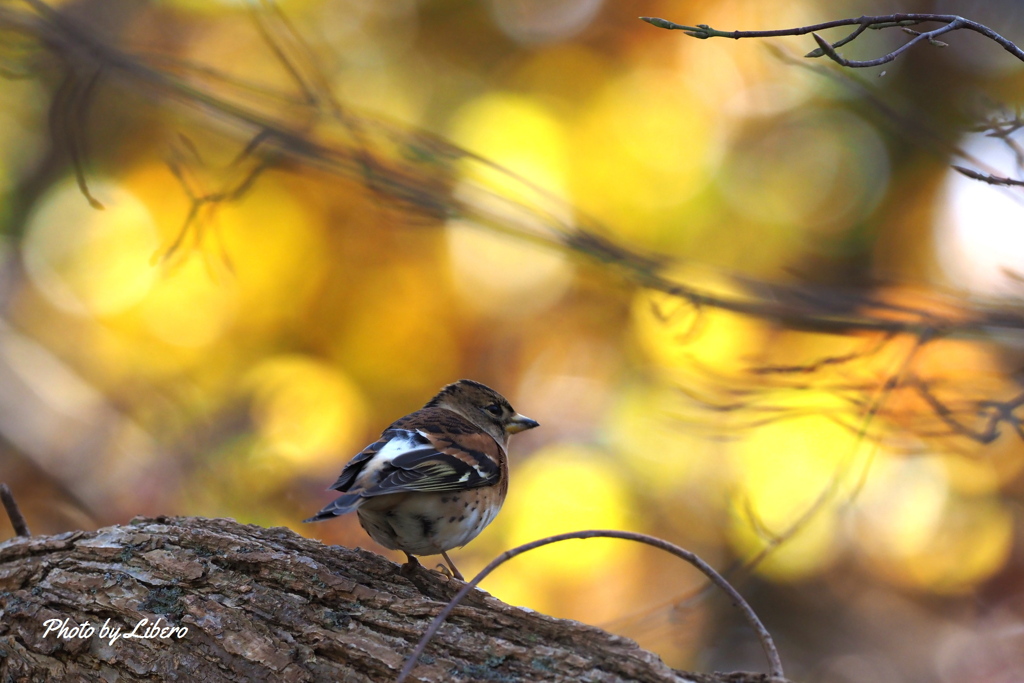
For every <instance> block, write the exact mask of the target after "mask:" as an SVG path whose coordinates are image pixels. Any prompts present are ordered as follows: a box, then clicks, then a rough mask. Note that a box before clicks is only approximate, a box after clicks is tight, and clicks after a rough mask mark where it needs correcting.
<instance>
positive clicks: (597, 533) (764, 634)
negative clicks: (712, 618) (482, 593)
mask: <svg viewBox="0 0 1024 683" xmlns="http://www.w3.org/2000/svg"><path fill="white" fill-rule="evenodd" d="M584 538H621V539H623V540H626V541H635V542H637V543H646V544H647V545H650V546H653V547H655V548H658V549H660V550H664V551H665V552H668V553H671V554H673V555H675V556H676V557H679V558H681V559H683V560H686V561H687V562H689V563H690V564H692V565H693V566H694V567H696V568H697V569H699V570H700V571H701V573H703V574H704V575H705V576H707V577H708V578H709V579H710V580H711V582H712V583H714V584H715V585H716V586H718V587H719V588H721V589H722V590H723V591H724V592H725V593H726V594H727V595H728V596H729V598H730V599H731V600H732V601H733V603H734V604H735V605H736V606H737V607H738V608H739V610H740V612H742V613H743V617H744V618H745V619H746V621H747V623H748V624H749V625H750V627H751V628H752V629H753V630H754V632H755V633H757V637H758V639H759V640H760V641H761V647H762V648H763V649H764V652H765V655H766V656H767V657H768V663H769V667H770V670H771V676H772V677H773V678H783V677H784V675H783V673H782V661H781V660H780V659H779V653H778V650H776V648H775V643H774V641H773V640H772V637H771V634H770V633H768V629H766V628H765V627H764V624H762V623H761V620H760V619H758V617H757V615H756V614H755V613H754V610H753V609H751V607H750V605H749V604H748V603H747V601H746V600H744V599H743V596H742V595H740V594H739V592H737V590H736V589H735V588H733V587H732V585H731V584H729V582H728V581H726V580H725V579H724V578H723V577H722V575H721V574H719V573H718V572H717V571H715V570H714V568H713V567H711V565H709V564H707V563H706V562H704V560H702V559H700V558H699V557H697V555H695V554H694V553H692V552H690V551H689V550H685V549H683V548H680V547H679V546H677V545H674V544H672V543H669V542H668V541H663V540H662V539H660V538H655V537H654V536H648V535H646V534H639V533H635V532H631V531H614V530H611V531H608V530H589V531H573V532H570V533H566V534H558V535H557V536H548V537H547V538H542V539H540V540H538V541H533V542H532V543H526V544H523V545H521V546H518V547H515V548H512V549H511V550H506V551H505V552H503V553H502V554H501V555H499V556H498V557H496V558H495V559H494V560H492V561H491V563H490V564H488V565H487V566H486V567H484V568H483V569H482V570H481V571H480V573H479V574H477V575H476V576H474V577H473V580H472V581H470V582H469V583H467V584H466V585H465V586H463V587H462V588H461V589H460V590H459V592H458V593H456V594H455V597H453V598H452V599H451V601H450V602H449V603H448V604H447V605H445V607H444V609H442V610H441V612H440V613H438V615H437V616H436V617H434V620H433V621H432V622H430V626H428V627H427V631H426V632H425V633H424V634H423V637H422V638H420V641H419V643H417V644H416V647H415V649H413V651H412V654H410V655H409V656H408V658H406V660H405V666H403V667H402V670H401V672H400V673H399V674H398V678H397V679H395V683H402V682H403V681H405V679H406V678H408V677H409V674H410V673H412V670H413V667H415V666H416V662H417V661H418V660H419V658H420V656H421V655H422V654H423V652H424V650H426V648H427V643H429V642H430V639H431V638H433V637H434V635H435V634H436V633H437V632H438V630H439V629H440V628H441V624H443V623H444V620H445V619H447V618H448V615H449V614H451V613H452V611H453V610H454V609H455V608H456V607H457V606H458V604H459V602H461V601H462V599H463V598H465V597H466V596H467V595H468V594H469V592H470V591H471V590H473V589H474V588H476V586H477V584H479V583H480V582H481V581H483V580H484V578H486V577H487V575H488V574H490V573H491V572H492V571H494V570H495V569H497V568H498V567H499V566H501V565H502V564H504V563H505V562H508V561H509V560H511V559H512V558H513V557H516V556H517V555H522V554H523V553H525V552H527V551H530V550H533V549H535V548H540V547H543V546H546V545H550V544H552V543H558V542H560V541H568V540H571V539H584Z"/></svg>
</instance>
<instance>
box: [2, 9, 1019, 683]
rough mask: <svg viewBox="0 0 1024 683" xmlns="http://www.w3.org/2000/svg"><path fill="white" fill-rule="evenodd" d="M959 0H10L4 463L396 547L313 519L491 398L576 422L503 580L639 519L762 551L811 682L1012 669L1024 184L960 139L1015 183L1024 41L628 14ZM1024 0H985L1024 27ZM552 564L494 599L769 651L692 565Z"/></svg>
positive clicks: (509, 530)
mask: <svg viewBox="0 0 1024 683" xmlns="http://www.w3.org/2000/svg"><path fill="white" fill-rule="evenodd" d="M953 4H954V3H942V2H940V3H921V2H917V1H911V2H909V4H907V3H905V4H902V5H897V4H895V3H893V2H888V1H881V0H875V1H873V2H861V3H854V2H840V3H823V2H814V1H813V0H801V1H799V2H792V3H787V4H786V5H785V6H782V5H780V4H778V3H759V2H756V1H755V0H734V1H730V2H717V3H710V2H700V1H697V0H694V1H692V2H673V3H668V2H661V1H655V0H651V1H650V2H644V3H628V4H627V3H611V2H601V0H570V1H566V2H559V3H546V2H542V1H541V0H490V1H488V2H480V3H466V2H453V1H451V0H436V1H426V0H424V1H421V2H413V1H412V0H401V1H395V2H383V3H382V2H372V1H370V0H291V1H288V2H281V3H280V4H279V5H271V4H269V3H262V4H257V5H253V6H241V5H240V4H238V3H229V2H195V1H194V0H179V1H176V2H171V1H166V2H161V3H150V2H143V1H141V0H76V1H73V2H63V3H53V4H52V5H42V3H39V2H35V1H32V2H24V1H23V0H3V1H2V2H0V46H2V47H0V66H2V68H3V71H4V74H5V75H7V76H9V77H10V78H7V79H3V80H0V220H2V221H3V224H2V225H3V231H4V232H3V243H2V247H3V248H2V250H0V256H2V259H3V261H2V271H0V302H2V310H0V315H2V320H0V458H2V459H0V463H2V471H0V475H2V476H0V479H3V480H4V481H7V482H9V483H10V484H11V485H12V488H13V489H14V491H15V494H16V495H17V496H18V498H19V500H20V501H21V503H22V505H23V507H24V508H25V512H26V515H27V517H28V521H29V525H30V527H31V528H32V529H33V530H34V531H36V532H37V533H47V532H57V531H64V530H67V529H71V528H80V527H83V526H97V525H101V524H108V523H115V522H124V521H126V520H127V519H129V518H130V517H131V516H133V515H136V514H193V515H207V516H218V515H221V516H231V517H235V518H237V519H239V520H242V521H246V522H254V523H259V524H264V525H286V526H289V527H291V528H294V529H295V530H296V531H298V532H300V533H303V534H306V535H314V536H317V537H319V538H322V539H324V541H325V542H329V543H342V544H345V545H350V546H354V545H363V546H369V547H372V542H371V541H370V540H369V539H368V538H367V537H366V536H365V534H364V533H363V532H362V530H361V529H360V528H359V526H358V523H357V521H356V520H355V518H354V517H350V518H345V519H341V520H338V521H337V522H335V523H332V524H324V525H320V526H303V525H301V524H300V523H299V520H301V519H303V518H304V517H306V516H308V515H309V514H311V513H312V512H314V511H315V510H316V509H318V508H319V507H320V506H321V505H322V504H323V503H324V502H325V501H327V500H328V498H329V496H328V494H326V493H324V492H323V488H324V487H325V486H326V485H328V484H329V483H330V482H331V481H333V479H334V477H335V476H336V475H337V472H338V471H339V470H340V468H341V466H342V465H343V464H344V463H345V462H346V460H347V458H348V457H350V456H351V455H352V454H354V453H355V452H357V451H358V450H359V449H360V448H362V446H364V445H365V444H367V443H369V442H370V441H372V440H373V439H374V438H375V436H376V435H377V434H378V433H379V431H380V430H381V429H382V428H383V427H385V426H386V425H387V424H388V423H390V421H392V420H393V419H395V418H396V417H398V416H400V415H402V414H405V413H407V412H409V411H410V410H413V409H415V408H417V407H419V406H420V405H421V404H422V403H423V402H424V401H425V400H427V399H428V398H429V397H430V396H432V395H433V394H434V392H436V390H437V389H438V388H439V387H440V386H442V385H443V384H445V383H447V382H450V381H453V380H455V379H457V378H459V377H471V378H474V379H477V380H480V381H483V382H486V383H487V384H489V385H492V386H494V387H495V388H496V389H498V390H499V391H501V392H502V393H503V394H505V395H506V396H508V397H509V398H510V400H511V401H512V403H513V405H515V406H516V407H517V408H519V409H521V410H522V411H523V412H524V413H526V414H529V415H531V416H533V417H535V418H536V419H538V420H539V421H540V422H541V424H542V428H541V429H538V430H536V431H531V432H529V433H527V434H523V435H521V436H517V437H516V438H515V439H514V440H513V444H512V483H511V488H510V493H509V497H508V500H507V503H506V507H505V510H504V511H503V512H502V514H501V515H500V516H499V518H498V519H497V521H496V522H495V523H494V524H492V525H491V527H489V528H488V529H487V530H486V531H485V532H484V533H483V534H482V535H481V536H480V538H479V539H478V540H476V541H474V543H472V544H471V545H470V546H469V547H467V548H465V549H464V550H462V551H458V552H457V553H456V558H455V559H456V561H457V562H458V563H459V566H460V567H461V568H462V569H463V571H464V572H467V574H470V575H471V574H472V573H473V572H474V571H476V570H478V569H479V568H481V567H482V566H483V565H484V564H485V563H486V562H487V561H488V560H489V559H491V558H492V557H493V556H494V555H496V554H497V553H499V552H501V551H502V550H504V549H506V548H508V547H510V546H512V545H515V544H518V543H521V542H525V541H529V540H534V539H536V538H539V537H541V536H544V535H548V534H553V533H558V532H562V531H572V530H578V529H584V528H601V527H606V528H629V529H635V530H638V531H643V532H647V533H653V534H656V535H659V536H662V537H664V538H666V539H668V540H671V541H672V542H674V543H678V544H680V545H683V546H685V547H687V548H689V549H691V550H693V551H695V552H697V553H698V554H700V555H701V556H702V557H704V558H705V559H706V560H708V561H709V562H710V563H712V564H713V565H715V566H718V567H723V568H724V567H729V566H732V567H734V569H735V571H734V576H738V577H744V576H746V577H747V578H748V580H747V581H745V582H743V583H742V584H741V586H740V589H741V592H744V593H745V594H746V595H747V596H748V597H750V598H751V599H752V602H753V603H754V607H755V609H757V610H758V611H759V612H760V613H761V614H762V616H763V617H764V619H765V621H766V624H767V626H768V627H769V629H770V630H772V632H773V634H774V635H775V637H776V638H777V639H778V640H779V641H780V644H781V646H782V649H783V651H782V655H783V658H784V660H785V662H786V664H787V671H788V673H789V675H790V676H791V677H793V678H794V680H807V681H814V680H821V681H832V682H839V683H842V682H845V681H849V682H850V683H854V682H859V681H882V682H888V681H894V682H895V681H918V680H943V681H1010V680H1013V679H1012V675H1013V674H1012V672H1013V671H1014V670H1017V671H1019V670H1020V668H1021V667H1024V662H1022V661H1021V655H1020V652H1022V651H1024V648H1021V647H1020V645H1021V635H1020V634H1021V633H1022V632H1024V631H1022V628H1021V626H1022V623H1024V593H1022V592H1021V587H1020V585H1021V584H1020V578H1021V576H1022V572H1024V559H1022V557H1024V556H1022V553H1021V548H1022V547H1024V544H1022V541H1021V538H1020V528H1021V525H1020V517H1021V514H1020V497H1021V495H1022V493H1024V475H1022V469H1024V444H1022V440H1021V433H1022V431H1024V430H1022V428H1021V426H1020V423H1019V419H1020V418H1019V417H1018V411H1019V408H1020V404H1022V403H1024V399H1020V398H1018V396H1019V395H1024V393H1022V387H1021V383H1022V380H1021V373H1020V368H1021V367H1022V365H1021V359H1020V349H1021V343H1020V340H1021V335H1022V334H1024V323H1022V321H1024V309H1022V307H1021V305H1020V294H1021V281H1022V276H1021V271H1020V268H1021V260H1020V258H1021V255H1022V254H1024V251H1022V249H1024V247H1022V245H1024V239H1022V238H1021V236H1020V232H1019V226H1020V218H1021V216H1022V212H1021V195H1020V194H1019V193H1017V189H1019V188H997V187H993V186H990V185H985V184H982V183H979V182H977V181H976V180H970V179H968V178H965V177H964V176H962V175H960V174H957V173H955V172H954V171H952V170H951V169H950V167H949V164H950V163H951V162H952V161H959V162H963V160H965V159H967V160H970V161H971V162H972V163H974V164H975V166H976V167H979V168H982V169H983V170H985V172H989V171H988V170H987V169H988V168H995V169H996V170H1000V169H1001V171H1002V173H1001V175H1010V176H1013V175H1016V177H1020V171H1021V168H1020V167H1021V166H1022V165H1024V162H1022V161H1021V157H1022V155H1021V154H1020V152H1019V150H1020V147H1019V145H1018V144H1017V143H1016V142H1015V141H1014V139H1013V136H1012V133H1013V132H1015V131H1016V128H1013V122H1014V121H1015V120H1016V119H1015V115H1014V114H1013V112H1015V111H1016V110H1017V109H1018V108H1019V106H1020V101H1019V99H1014V98H1019V93H1020V91H1021V85H1022V79H1024V71H1022V68H1021V66H1022V65H1021V64H1019V63H1015V62H1014V61H1013V60H1012V59H1011V58H1009V57H1008V56H1006V55H1005V54H1004V53H1002V51H1001V50H1000V49H999V48H998V47H997V46H995V45H992V44H988V43H986V42H984V41H983V40H981V39H980V38H978V37H977V36H960V35H952V36H950V37H949V40H948V42H949V43H950V47H949V48H947V49H945V50H937V49H934V48H930V47H928V46H921V48H920V49H917V50H914V51H911V52H910V53H908V54H906V55H905V56H903V57H901V58H900V60H898V61H896V62H894V63H892V64H889V65H886V67H885V68H884V72H883V70H882V69H875V70H872V71H869V72H867V73H857V74H853V75H850V74H845V73H839V72H838V70H837V69H835V68H831V69H829V68H822V67H821V65H820V64H818V63H817V62H815V63H814V64H813V66H814V68H812V69H805V68H798V67H797V66H794V58H795V57H796V56H797V55H800V54H803V53H805V52H806V51H807V50H808V49H810V47H811V46H810V44H809V41H806V40H802V39H797V38H789V39H785V40H783V41H778V42H775V43H772V46H773V50H771V51H770V50H766V49H765V45H764V44H762V43H758V42H756V41H714V40H711V41H696V40H692V39H687V38H685V37H684V36H682V35H681V34H679V33H666V32H661V31H658V30H657V29H654V28H652V27H651V26H649V25H647V24H644V23H641V22H639V21H637V20H636V16H635V15H637V14H645V15H655V16H657V15H663V16H668V17H669V18H671V19H673V20H676V21H680V22H684V23H689V24H693V23H696V22H703V23H708V24H711V25H714V26H719V27H726V26H729V27H732V26H735V27H743V28H766V29H767V28H782V27H789V26H797V25H800V24H803V23H810V22H813V21H824V20H827V19H834V18H842V17H846V16H859V15H862V14H869V13H872V14H877V13H883V12H897V11H900V12H909V11H915V10H921V9H928V10H932V11H941V8H940V9H936V8H935V7H933V5H950V6H952V5H953ZM918 5H922V6H923V5H927V7H926V8H922V7H918ZM49 8H54V9H52V10H51V9H49ZM947 9H949V10H950V11H952V10H951V9H950V8H947ZM1016 10H1017V7H1016V5H1015V4H1014V3H1011V2H990V3H956V10H955V11H957V12H959V13H961V14H963V15H965V16H970V18H972V19H975V20H978V21H982V22H984V23H988V24H989V25H990V26H992V27H993V28H994V29H996V30H998V31H1000V32H1001V33H1003V35H1006V36H1008V37H1011V38H1013V37H1015V36H1022V35H1024V33H1021V30H1022V29H1024V25H1022V23H1024V15H1021V13H1020V12H1018V11H1016ZM972 12H973V13H974V14H972ZM903 39H904V37H901V34H899V33H896V32H869V35H865V36H864V38H863V41H858V44H857V45H856V47H854V46H849V47H847V48H846V49H845V51H846V52H847V53H849V54H853V53H856V52H858V51H861V52H860V53H859V55H858V56H860V57H874V56H878V55H879V54H882V53H884V52H885V51H887V50H891V49H893V48H894V47H896V46H897V45H898V44H900V41H901V40H903ZM1018 42H1019V41H1018ZM780 54H781V55H782V56H781V57H780ZM1000 120H1004V121H1006V122H1008V123H1005V125H1003V124H999V125H1002V127H1001V128H999V130H1002V131H1010V132H1009V133H1005V134H1004V135H1002V136H1001V137H1000V136H996V137H993V136H992V135H991V133H992V131H993V126H996V125H997V124H998V122H999V121H1000ZM1018 127H1019V126H1018ZM1011 128H1012V130H1011ZM985 133H990V135H988V136H987V137H986V136H985ZM83 188H84V189H85V191H83ZM86 193H87V194H88V196H90V197H92V198H94V202H95V203H98V204H99V205H102V207H103V208H102V210H99V209H97V208H94V207H93V206H91V205H90V202H89V201H87V198H86ZM375 549H376V550H380V549H379V548H375ZM761 555H763V559H764V561H763V562H760V563H759V564H757V565H756V566H755V567H753V569H752V572H748V571H745V570H743V569H742V567H743V565H744V564H745V563H747V562H748V561H749V560H751V558H755V557H759V556H761ZM518 562H519V565H518V566H517V567H516V568H514V569H513V568H509V569H508V570H502V571H499V572H498V573H496V574H495V575H494V576H493V577H491V578H489V579H488V580H487V582H485V584H484V587H485V588H486V589H487V590H489V591H491V592H493V593H494V594H495V595H496V596H498V597H499V598H502V599H505V600H509V601H511V602H513V603H517V604H523V605H527V606H529V607H531V608H534V609H538V610H542V611H545V612H547V613H550V614H554V615H558V616H567V617H572V618H576V619H580V620H584V621H590V622H594V623H610V625H611V627H612V628H614V629H617V630H621V631H622V632H624V633H626V634H627V635H630V636H632V637H635V638H638V639H639V640H640V642H641V644H643V645H644V646H646V647H649V648H652V649H655V650H656V651H657V652H659V653H660V654H662V655H663V656H664V657H665V658H666V659H667V660H668V661H670V662H671V663H673V664H674V665H677V666H681V667H683V666H685V667H691V668H693V667H697V668H714V669H720V670H732V669H748V670H751V669H758V668H762V664H761V661H760V654H759V652H758V650H757V645H756V643H755V642H754V641H753V638H752V636H751V635H750V634H748V633H746V632H745V631H744V630H743V629H742V627H741V626H740V625H739V623H738V621H736V620H735V617H734V615H732V613H731V612H729V610H728V609H723V608H724V607H727V606H724V605H722V604H720V602H721V601H719V600H718V599H717V598H712V599H703V598H702V596H703V594H702V593H701V592H700V591H701V589H702V587H703V584H702V583H701V581H700V580H699V578H698V577H697V576H696V575H695V573H693V572H687V571H680V568H679V566H678V565H677V563H676V562H675V561H674V560H672V559H670V558H666V557H662V556H661V555H660V554H658V553H655V552H653V551H650V550H649V549H646V548H643V547H633V545H632V544H628V545H627V544H621V543H615V542H612V541H589V542H588V543H586V544H577V543H565V544H559V545H555V546H551V547H548V548H545V549H544V550H541V551H537V552H535V553H532V554H531V555H530V557H529V558H528V559H526V558H524V559H523V560H520V561H518ZM979 650H980V651H982V652H984V653H985V656H980V655H979V656H976V657H961V656H955V653H966V652H978V651H979ZM951 653H954V654H951Z"/></svg>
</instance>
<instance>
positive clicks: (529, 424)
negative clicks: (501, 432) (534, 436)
mask: <svg viewBox="0 0 1024 683" xmlns="http://www.w3.org/2000/svg"><path fill="white" fill-rule="evenodd" d="M534 427H540V422H537V421H536V420H531V419H530V418H528V417H526V416H525V415H520V414H519V413H516V414H515V415H513V416H512V419H511V420H509V421H508V426H507V427H506V428H505V431H506V432H508V433H509V434H518V433H519V432H525V431H526V430H527V429H533V428H534Z"/></svg>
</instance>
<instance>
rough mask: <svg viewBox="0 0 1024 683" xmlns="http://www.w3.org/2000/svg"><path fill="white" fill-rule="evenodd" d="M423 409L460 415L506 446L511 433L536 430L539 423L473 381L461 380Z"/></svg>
mask: <svg viewBox="0 0 1024 683" xmlns="http://www.w3.org/2000/svg"><path fill="white" fill-rule="evenodd" d="M424 407H427V408H432V407H439V408H446V409H448V410H451V411H452V412H455V413H458V414H459V415H461V416H462V417H464V418H466V419H467V420H469V421H470V422H471V423H473V424H474V425H476V426H478V427H480V428H481V429H483V430H484V431H485V432H487V433H488V434H490V435H491V436H493V437H494V439H495V440H496V441H497V442H498V443H501V444H507V443H508V437H509V436H510V435H511V434H515V433H517V432H522V431H526V430H527V429H533V428H534V427H537V426H539V424H540V423H538V422H537V421H536V420H531V419H530V418H528V417H526V416H525V415H520V414H519V413H517V412H516V411H515V409H514V408H513V407H512V406H511V405H509V402H508V400H507V399H506V398H505V397H504V396H502V395H501V394H499V393H498V392H497V391H495V390H494V389H491V388H490V387H489V386H486V385H484V384H480V383H479V382H474V381H473V380H471V379H460V380H459V381H458V382H453V383H452V384H449V385H448V386H446V387H444V388H443V389H441V391H439V392H438V393H437V396H435V397H434V398H432V399H430V401H429V402H428V403H427V405H426V406H424Z"/></svg>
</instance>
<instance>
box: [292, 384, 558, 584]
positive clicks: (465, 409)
mask: <svg viewBox="0 0 1024 683" xmlns="http://www.w3.org/2000/svg"><path fill="white" fill-rule="evenodd" d="M538 426H540V423H538V422H537V421H536V420H532V419H530V418H528V417H526V416H525V415H520V414H519V413H517V412H516V411H515V409H513V408H512V406H511V405H510V404H509V402H508V401H507V400H506V399H505V397H503V396H502V395H501V394H499V393H498V392H497V391H495V390H494V389H491V388H490V387H488V386H486V385H484V384H481V383H479V382H474V381H473V380H469V379H461V380H459V381H457V382H453V383H451V384H448V385H446V386H445V387H443V388H442V389H441V390H440V391H439V392H438V393H437V395H436V396H434V397H433V398H432V399H430V400H429V401H428V402H427V403H426V405H424V406H423V407H422V408H420V409H419V410H417V411H415V412H412V413H409V414H408V415H406V416H405V417H402V418H399V419H398V420H395V422H393V423H392V424H391V426H389V427H388V428H387V429H385V430H384V431H383V433H381V435H380V439H378V440H377V441H375V442H374V443H372V444H370V445H369V446H367V447H366V448H364V449H363V450H362V451H360V452H359V453H357V454H356V455H355V456H354V457H353V458H352V459H351V460H349V462H348V464H346V465H345V467H344V468H343V469H342V471H341V475H340V476H339V477H338V480H337V481H335V482H334V484H332V485H331V486H330V487H329V488H328V490H329V491H330V490H334V491H340V492H341V493H342V495H341V496H340V497H338V498H337V499H335V500H334V501H333V502H331V503H329V504H328V505H327V506H326V507H324V508H323V509H322V510H320V512H318V513H317V514H315V515H313V516H312V517H310V518H309V519H306V520H304V521H305V522H317V521H321V520H325V519H331V518H333V517H337V516H339V515H344V514H346V513H348V512H351V511H353V510H355V512H356V515H357V516H358V518H359V523H360V525H361V526H362V527H363V529H364V530H365V531H366V533H367V534H369V535H370V538H372V539H373V540H374V541H376V542H377V543H379V544H380V545H382V546H384V547H385V548H388V549H390V550H401V551H402V552H404V553H405V556H406V558H407V560H408V561H407V562H406V564H405V565H404V566H403V567H402V571H403V573H404V574H407V575H408V573H409V572H411V571H414V570H415V569H416V567H418V566H419V562H418V561H417V559H416V557H415V556H417V555H440V556H441V557H443V558H444V561H445V562H446V563H447V564H448V567H449V568H450V569H451V575H452V576H454V577H455V578H456V579H459V580H460V581H461V580H464V579H463V577H462V574H461V573H460V572H459V570H458V569H456V567H455V564H454V563H453V562H452V560H451V558H450V557H448V551H449V550H451V549H453V548H461V547H462V546H464V545H466V544H467V543H469V542H470V541H472V540H473V539H474V538H476V537H477V535H479V533H480V532H481V531H483V530H484V527H486V526H487V525H488V524H490V523H491V522H492V521H494V518H495V517H496V516H497V514H498V511H499V510H500V509H501V505H502V503H504V502H505V495H506V493H507V492H508V441H509V437H510V436H511V435H512V434H516V433H518V432H522V431H525V430H527V429H533V428H534V427H538Z"/></svg>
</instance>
